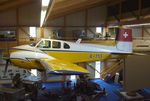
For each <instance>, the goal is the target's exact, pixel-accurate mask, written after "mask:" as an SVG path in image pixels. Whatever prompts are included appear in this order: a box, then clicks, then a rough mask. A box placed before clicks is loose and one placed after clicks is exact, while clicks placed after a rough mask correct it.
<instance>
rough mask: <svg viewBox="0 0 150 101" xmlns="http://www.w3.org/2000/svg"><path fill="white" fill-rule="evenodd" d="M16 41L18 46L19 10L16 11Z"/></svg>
mask: <svg viewBox="0 0 150 101" xmlns="http://www.w3.org/2000/svg"><path fill="white" fill-rule="evenodd" d="M16 25H17V27H16V41H17V45H19V9H18V8H17V9H16Z"/></svg>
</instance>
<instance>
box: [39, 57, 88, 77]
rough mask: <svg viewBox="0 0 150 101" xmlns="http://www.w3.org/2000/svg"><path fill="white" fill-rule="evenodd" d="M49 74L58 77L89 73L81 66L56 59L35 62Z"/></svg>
mask: <svg viewBox="0 0 150 101" xmlns="http://www.w3.org/2000/svg"><path fill="white" fill-rule="evenodd" d="M37 61H38V62H39V63H40V64H41V65H42V66H43V67H44V68H45V69H46V70H47V71H49V73H51V74H58V75H80V74H87V73H89V71H88V70H87V69H84V68H83V67H81V66H78V65H76V64H72V63H69V62H66V61H61V60H58V59H53V60H37Z"/></svg>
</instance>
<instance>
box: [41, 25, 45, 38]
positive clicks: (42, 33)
mask: <svg viewBox="0 0 150 101" xmlns="http://www.w3.org/2000/svg"><path fill="white" fill-rule="evenodd" d="M40 37H41V38H44V28H43V27H40Z"/></svg>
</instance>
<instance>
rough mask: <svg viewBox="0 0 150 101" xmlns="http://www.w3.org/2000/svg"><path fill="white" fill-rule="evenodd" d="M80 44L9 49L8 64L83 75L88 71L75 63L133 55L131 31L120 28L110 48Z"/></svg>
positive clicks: (45, 41) (46, 41) (40, 44)
mask: <svg viewBox="0 0 150 101" xmlns="http://www.w3.org/2000/svg"><path fill="white" fill-rule="evenodd" d="M80 41H81V40H80V39H79V40H77V41H76V42H68V41H62V40H53V39H41V40H40V41H39V42H38V43H37V44H36V45H35V46H30V45H22V46H17V47H13V48H12V49H11V50H10V52H11V54H10V61H11V63H12V64H14V65H15V66H18V67H20V68H25V69H38V70H41V71H42V70H46V71H48V72H49V73H56V74H86V73H89V71H88V70H87V69H85V68H83V67H81V66H78V65H77V64H76V63H79V62H90V61H97V60H105V59H107V58H108V57H109V56H110V55H111V54H112V53H115V54H131V53H132V35H131V30H130V29H121V30H120V32H119V34H118V35H117V39H116V45H113V46H106V45H98V44H86V43H80Z"/></svg>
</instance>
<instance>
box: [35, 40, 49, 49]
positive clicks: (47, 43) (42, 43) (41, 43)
mask: <svg viewBox="0 0 150 101" xmlns="http://www.w3.org/2000/svg"><path fill="white" fill-rule="evenodd" d="M37 48H51V41H48V40H45V41H41V42H40V43H39V44H38V46H37Z"/></svg>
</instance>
